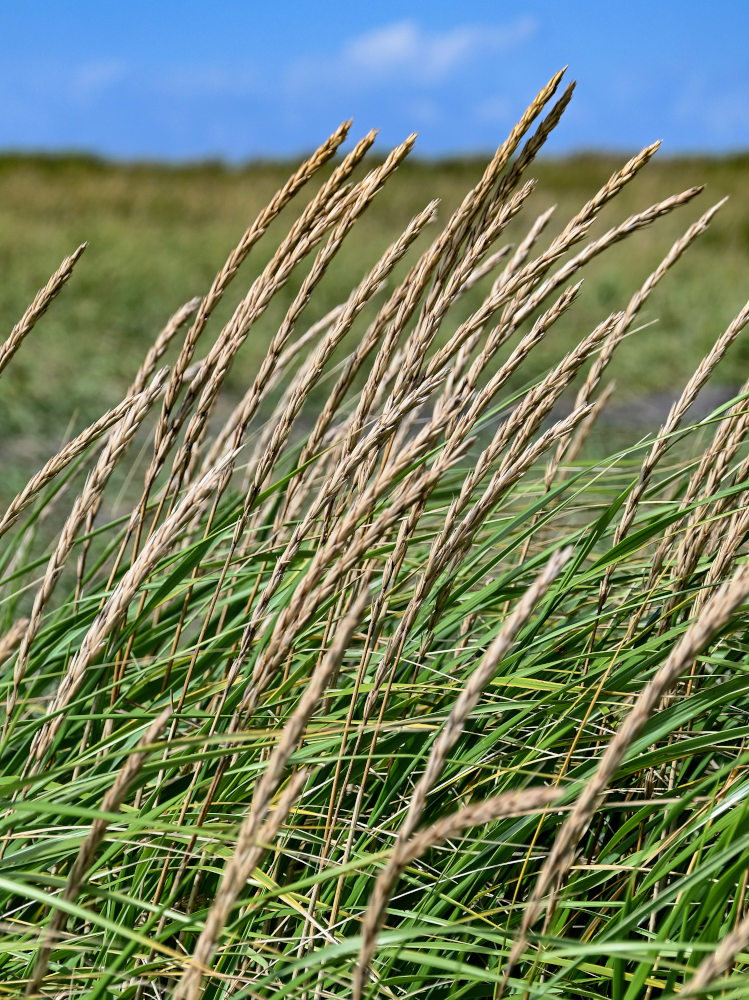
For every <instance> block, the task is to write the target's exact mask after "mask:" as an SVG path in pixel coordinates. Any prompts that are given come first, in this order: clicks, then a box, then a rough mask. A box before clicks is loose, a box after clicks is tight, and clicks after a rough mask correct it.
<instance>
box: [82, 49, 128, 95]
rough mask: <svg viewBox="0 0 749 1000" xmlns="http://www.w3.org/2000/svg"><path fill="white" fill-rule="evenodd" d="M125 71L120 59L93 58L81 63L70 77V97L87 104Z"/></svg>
mask: <svg viewBox="0 0 749 1000" xmlns="http://www.w3.org/2000/svg"><path fill="white" fill-rule="evenodd" d="M126 73H127V66H126V65H125V63H124V62H123V60H122V59H93V60H91V62H87V63H83V65H81V66H78V67H77V68H76V69H75V71H74V72H73V74H72V76H71V78H70V81H69V87H68V91H69V94H70V97H71V99H72V100H74V101H78V102H80V103H81V104H88V103H89V102H90V101H92V100H94V99H95V98H96V97H98V96H99V94H101V93H102V92H103V91H105V90H108V89H109V88H110V87H112V86H113V85H114V84H115V83H119V82H120V80H122V79H123V77H124V76H125V75H126Z"/></svg>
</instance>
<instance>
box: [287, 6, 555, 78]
mask: <svg viewBox="0 0 749 1000" xmlns="http://www.w3.org/2000/svg"><path fill="white" fill-rule="evenodd" d="M538 28H539V24H538V22H537V21H536V19H535V18H532V17H519V18H516V19H515V20H514V21H511V22H509V23H508V24H505V25H469V24H464V25H457V26H455V27H453V28H448V29H446V30H444V31H431V30H429V29H427V28H424V27H423V26H422V25H420V24H418V23H417V22H416V21H411V20H404V21H395V22H393V23H391V24H386V25H383V26H382V27H380V28H375V29H373V30H372V31H368V32H365V33H364V34H361V35H357V36H355V37H354V38H350V39H349V40H348V41H346V42H344V44H343V45H342V47H341V48H340V50H339V51H338V52H337V53H336V54H335V55H334V56H333V58H329V59H324V60H323V59H318V58H311V59H309V58H308V59H303V60H299V61H298V62H297V63H296V64H294V66H292V67H291V72H290V79H291V82H292V83H298V84H302V83H303V84H305V85H307V84H308V83H309V80H310V79H312V78H315V79H318V80H319V79H320V77H321V76H322V77H323V78H325V77H327V78H328V79H330V78H335V79H338V80H340V81H342V82H343V81H345V82H346V83H347V84H348V85H351V84H352V83H354V84H357V83H358V84H362V83H372V82H374V83H379V82H381V81H396V82H399V83H402V82H404V81H408V82H412V83H417V84H435V83H439V82H441V81H444V80H446V79H448V78H449V77H450V75H451V74H453V73H455V72H456V71H457V70H459V69H461V68H462V67H463V66H465V65H466V64H468V63H470V62H472V61H474V60H477V59H481V58H486V57H489V56H496V55H499V54H501V53H503V52H507V51H509V50H510V49H513V48H516V47H517V46H519V45H522V44H523V42H526V41H527V40H528V39H530V38H532V37H533V35H535V34H536V32H537V31H538Z"/></svg>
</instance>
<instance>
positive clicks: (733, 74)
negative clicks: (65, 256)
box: [0, 0, 749, 161]
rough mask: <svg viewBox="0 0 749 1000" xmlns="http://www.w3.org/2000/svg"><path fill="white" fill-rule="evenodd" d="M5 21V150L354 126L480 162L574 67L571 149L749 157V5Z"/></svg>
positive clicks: (167, 152) (668, 1)
mask: <svg viewBox="0 0 749 1000" xmlns="http://www.w3.org/2000/svg"><path fill="white" fill-rule="evenodd" d="M0 28H2V33H3V38H4V42H5V44H4V49H5V54H4V56H3V60H2V62H1V63H0V88H2V95H3V96H2V100H1V101H0V149H15V150H60V149H66V150H69V149H75V150H86V151H90V152H95V153H99V154H103V155H106V156H113V157H125V158H165V159H171V160H181V159H200V158H205V157H220V158H223V159H227V160H230V161H241V160H244V159H247V158H251V157H253V156H259V155H260V156H274V155H283V156H286V155H294V154H296V153H299V152H300V151H302V150H306V149H309V148H310V147H312V146H315V145H317V144H318V142H319V141H321V139H322V138H323V137H324V136H326V135H327V134H328V133H329V132H331V131H332V130H333V128H334V127H335V126H336V125H337V124H338V123H339V122H340V121H341V120H342V119H344V118H347V117H354V119H355V126H356V132H357V134H359V133H363V132H364V131H366V130H368V129H369V128H371V127H373V126H378V127H380V128H381V136H382V144H381V145H382V146H383V147H384V146H385V144H393V143H395V142H398V141H399V140H400V139H402V138H403V137H405V136H406V135H407V134H408V133H409V132H411V131H414V130H415V131H418V132H419V134H420V137H419V142H418V147H417V148H418V150H419V151H420V152H421V154H422V155H426V156H435V155H440V154H451V153H457V154H459V153H464V152H483V151H486V150H489V149H492V148H493V147H495V146H496V145H497V144H498V143H499V142H500V141H501V139H502V138H503V137H504V136H505V135H506V133H507V131H508V129H509V128H510V127H511V126H512V124H513V123H514V121H515V120H516V118H517V117H518V115H519V114H520V113H521V112H522V110H523V109H524V107H525V106H526V104H527V103H528V101H529V100H530V99H531V98H532V97H533V95H534V94H535V93H536V91H537V90H538V89H539V88H540V87H541V86H542V84H543V83H545V82H546V80H547V79H548V78H549V77H550V76H551V75H552V73H553V72H554V71H555V70H556V69H558V68H561V67H562V66H563V65H565V64H569V67H570V68H569V70H568V75H569V77H570V78H572V79H576V80H577V81H578V88H577V92H576V94H575V97H574V98H573V102H572V105H571V106H570V108H569V109H568V111H567V112H566V114H565V117H564V120H563V122H562V124H561V125H560V126H559V128H558V130H557V134H556V136H555V137H554V139H553V140H552V142H551V143H550V147H549V148H552V149H554V150H555V151H557V152H560V151H566V150H570V149H580V148H586V149H590V148H606V149H626V150H629V149H633V148H634V147H638V148H639V147H641V146H643V145H645V144H646V143H648V142H650V141H652V140H653V139H655V138H662V139H663V140H664V152H671V153H678V152H683V151H697V150H708V151H715V152H720V151H726V150H736V149H747V148H749V56H748V55H747V39H748V38H749V3H747V2H746V0H716V2H714V3H712V4H710V5H709V6H708V5H707V4H706V3H704V2H702V3H698V2H694V0H682V2H675V0H663V2H658V0H651V2H645V0H628V2H627V3H613V2H611V0H609V2H601V0H597V2H593V0H571V2H568V3H563V2H552V0H537V2H528V3H524V2H520V0H519V2H516V3H503V2H494V3H489V2H480V0H461V2H447V0H430V2H421V3H413V2H409V0H399V2H391V0H379V2H377V3H374V4H371V5H364V4H361V3H357V2H356V0H351V2H350V3H340V2H338V0H335V2H327V3H325V2H318V3H313V2H301V0H299V2H294V0H292V2H287V3H283V2H282V0H277V2H276V3H275V4H273V3H271V2H269V0H266V2H264V3H253V2H244V3H242V2H239V0H228V2H223V3H222V2H220V0H214V2H212V3H210V4H209V3H208V2H206V0H203V2H197V0H180V2H175V0H163V2H159V0H150V2H146V0H129V2H128V3H121V2H107V0H98V2H92V0H77V2H76V0H72V2H67V3H63V2H62V0H59V2H52V0H24V2H16V3H9V2H5V3H3V4H2V6H1V7H0Z"/></svg>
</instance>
